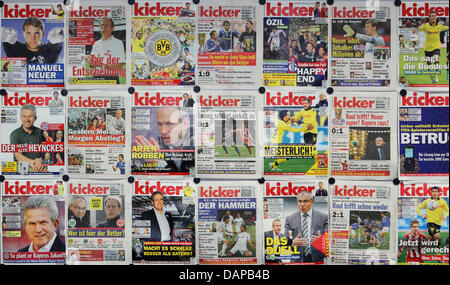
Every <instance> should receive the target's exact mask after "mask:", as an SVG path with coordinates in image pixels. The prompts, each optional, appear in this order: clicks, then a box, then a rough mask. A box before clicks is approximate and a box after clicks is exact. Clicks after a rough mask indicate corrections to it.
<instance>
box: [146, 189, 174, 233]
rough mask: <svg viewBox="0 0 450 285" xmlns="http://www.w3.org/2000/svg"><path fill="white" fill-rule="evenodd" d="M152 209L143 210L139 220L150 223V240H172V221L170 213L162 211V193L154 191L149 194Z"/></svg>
mask: <svg viewBox="0 0 450 285" xmlns="http://www.w3.org/2000/svg"><path fill="white" fill-rule="evenodd" d="M150 199H151V203H152V206H153V209H151V210H149V211H146V212H143V213H142V216H141V220H149V221H150V224H151V231H150V234H151V236H150V240H151V241H172V237H173V228H174V222H173V218H172V214H171V213H170V212H166V211H164V201H165V199H164V195H163V194H162V193H161V192H159V191H156V192H154V193H153V194H152V196H151V198H150Z"/></svg>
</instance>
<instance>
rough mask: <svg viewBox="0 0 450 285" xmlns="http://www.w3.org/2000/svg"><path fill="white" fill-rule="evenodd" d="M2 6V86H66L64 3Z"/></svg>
mask: <svg viewBox="0 0 450 285" xmlns="http://www.w3.org/2000/svg"><path fill="white" fill-rule="evenodd" d="M2 6H3V7H2V8H1V28H2V35H1V42H2V47H1V61H0V64H1V86H2V87H64V70H65V69H64V63H65V62H64V53H65V50H64V45H65V39H66V37H65V34H64V33H65V29H64V27H65V26H64V25H65V14H66V11H65V6H64V5H62V4H55V3H48V4H47V3H39V4H37V3H26V2H25V3H5V4H4V5H2Z"/></svg>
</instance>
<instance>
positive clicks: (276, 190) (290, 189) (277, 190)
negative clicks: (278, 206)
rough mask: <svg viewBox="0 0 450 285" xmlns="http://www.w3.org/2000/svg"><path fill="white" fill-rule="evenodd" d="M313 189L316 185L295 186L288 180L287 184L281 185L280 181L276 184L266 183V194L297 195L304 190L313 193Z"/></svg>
mask: <svg viewBox="0 0 450 285" xmlns="http://www.w3.org/2000/svg"><path fill="white" fill-rule="evenodd" d="M313 190H314V186H293V185H292V182H288V185H287V186H281V183H280V182H277V184H276V186H271V185H270V183H266V196H297V195H298V194H300V193H301V192H303V191H308V192H310V193H311V192H312V191H313Z"/></svg>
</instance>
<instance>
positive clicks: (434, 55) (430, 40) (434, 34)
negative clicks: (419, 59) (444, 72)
mask: <svg viewBox="0 0 450 285" xmlns="http://www.w3.org/2000/svg"><path fill="white" fill-rule="evenodd" d="M419 31H422V32H424V33H425V45H424V51H425V57H426V62H427V65H429V66H430V65H434V64H439V57H440V56H441V38H440V34H441V32H443V31H448V26H444V25H442V24H440V23H438V21H437V15H436V12H435V11H431V12H430V13H429V14H428V21H427V22H426V23H424V24H422V25H420V26H419ZM429 70H432V71H434V70H433V69H431V68H429ZM430 77H431V82H432V83H433V84H436V83H438V76H437V75H430Z"/></svg>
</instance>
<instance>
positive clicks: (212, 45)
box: [206, 39, 222, 52]
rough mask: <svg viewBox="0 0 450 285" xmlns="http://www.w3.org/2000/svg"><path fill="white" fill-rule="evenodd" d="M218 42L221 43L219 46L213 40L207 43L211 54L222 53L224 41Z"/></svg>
mask: <svg viewBox="0 0 450 285" xmlns="http://www.w3.org/2000/svg"><path fill="white" fill-rule="evenodd" d="M217 41H218V42H219V44H218V45H217V44H216V43H215V42H214V41H213V40H211V39H209V40H207V41H206V48H207V51H209V52H213V51H215V52H219V51H220V45H221V43H222V41H221V40H217Z"/></svg>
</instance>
